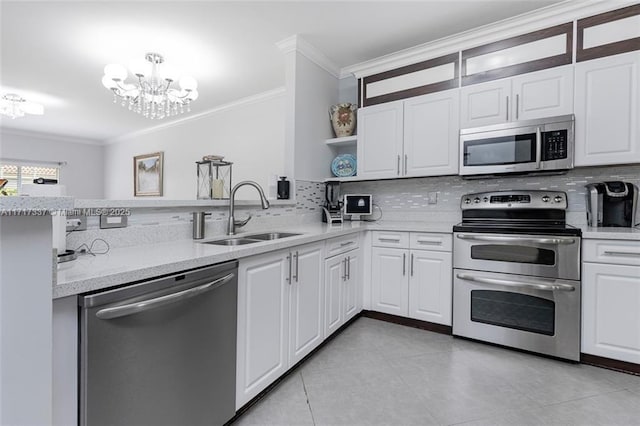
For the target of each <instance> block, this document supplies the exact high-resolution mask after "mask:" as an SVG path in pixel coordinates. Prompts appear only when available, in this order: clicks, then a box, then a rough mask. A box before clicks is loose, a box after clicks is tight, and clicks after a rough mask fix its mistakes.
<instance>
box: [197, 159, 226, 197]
mask: <svg viewBox="0 0 640 426" xmlns="http://www.w3.org/2000/svg"><path fill="white" fill-rule="evenodd" d="M232 165H233V163H231V162H229V161H223V160H212V161H196V168H197V173H198V177H197V181H198V182H197V185H198V186H197V197H198V200H228V199H229V197H230V195H231V167H232Z"/></svg>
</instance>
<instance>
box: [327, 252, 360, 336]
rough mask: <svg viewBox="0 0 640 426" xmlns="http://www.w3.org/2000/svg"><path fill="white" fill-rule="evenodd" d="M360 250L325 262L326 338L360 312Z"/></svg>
mask: <svg viewBox="0 0 640 426" xmlns="http://www.w3.org/2000/svg"><path fill="white" fill-rule="evenodd" d="M359 259H360V250H351V251H349V252H347V253H345V254H341V255H338V256H333V257H330V258H328V259H327V260H326V261H325V269H324V270H325V329H324V330H325V337H328V336H329V335H331V334H332V333H333V332H335V331H336V330H337V329H339V328H340V327H341V326H342V325H343V324H344V323H346V322H347V321H349V320H350V319H351V318H353V317H354V316H355V315H356V314H357V313H358V312H360V310H361V308H362V305H361V297H360V290H359V289H360V285H359V283H360V273H359V268H360V261H359Z"/></svg>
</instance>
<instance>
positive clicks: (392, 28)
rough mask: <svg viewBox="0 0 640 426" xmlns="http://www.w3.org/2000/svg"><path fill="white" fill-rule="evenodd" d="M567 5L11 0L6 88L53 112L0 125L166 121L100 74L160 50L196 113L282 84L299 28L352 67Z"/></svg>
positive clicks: (54, 129) (115, 127)
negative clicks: (286, 48) (190, 91)
mask: <svg viewBox="0 0 640 426" xmlns="http://www.w3.org/2000/svg"><path fill="white" fill-rule="evenodd" d="M557 2H558V0H543V1H534V0H523V1H504V0H503V1H495V0H494V1H485V0H467V1H452V0H441V1H433V0H429V1H427V0H424V1H303V0H298V1H279V2H277V1H253V2H246V1H226V2H222V1H195V2H187V1H173V2H169V1H161V2H151V1H142V0H141V1H126V2H116V1H64V2H63V1H41V2H34V1H4V0H3V1H1V2H0V19H1V21H0V38H1V40H0V42H1V50H0V93H2V94H5V93H8V92H15V93H18V94H20V95H22V96H23V97H24V98H26V99H27V100H31V101H36V102H41V103H43V104H44V106H45V114H44V115H43V116H26V117H23V118H19V119H15V120H11V119H8V118H2V120H1V121H0V125H1V126H3V127H5V128H14V129H19V130H29V131H36V132H45V133H52V134H57V135H68V136H74V137H79V138H86V139H92V140H96V141H105V140H109V139H113V138H116V137H118V136H122V135H125V134H128V133H131V132H135V131H139V130H143V129H146V128H149V127H153V126H156V125H158V124H159V122H157V121H151V120H149V119H146V118H143V117H142V116H140V115H138V114H134V113H132V112H130V111H128V110H126V109H124V108H122V107H121V106H119V105H115V104H113V103H112V96H111V94H110V92H109V91H107V90H106V89H105V88H104V87H103V86H102V84H101V82H100V80H101V78H102V75H103V68H104V66H105V65H106V64H108V63H121V64H123V65H127V64H129V62H130V61H131V60H132V59H134V58H137V57H143V56H144V54H145V53H146V52H150V51H155V52H158V53H161V54H162V55H164V57H165V60H166V61H167V62H168V63H172V64H173V65H175V66H176V67H177V68H178V69H180V70H181V71H182V72H184V73H185V74H190V75H192V76H194V77H195V78H196V79H197V80H198V83H199V87H198V90H199V92H200V98H199V99H198V100H197V101H195V102H194V104H193V107H192V114H197V113H200V112H203V111H207V110H209V109H213V108H216V107H218V106H221V105H224V104H228V103H230V102H232V101H235V100H238V99H241V98H244V97H247V96H251V95H255V94H258V93H262V92H265V91H268V90H271V89H274V88H277V87H280V86H283V85H284V61H283V54H282V53H281V52H280V51H279V50H278V48H277V47H276V43H277V42H278V41H281V40H283V39H285V38H287V37H289V36H291V35H293V34H298V35H300V36H302V38H304V39H305V40H306V41H307V42H309V43H310V44H312V45H313V46H315V47H316V48H317V49H319V50H320V51H321V52H323V53H324V54H325V55H326V56H327V57H328V58H329V59H330V60H331V61H333V62H334V63H335V64H336V65H337V66H338V67H339V68H342V67H346V66H349V65H353V64H357V63H360V62H364V61H367V60H371V59H374V58H377V57H380V56H383V55H386V54H390V53H393V52H396V51H398V50H401V49H406V48H409V47H412V46H415V45H418V44H422V43H426V42H429V41H432V40H435V39H438V38H442V37H445V36H448V35H452V34H455V33H458V32H461V31H465V30H468V29H471V28H474V27H477V26H481V25H485V24H488V23H491V22H495V21H498V20H501V19H505V18H508V17H511V16H515V15H518V14H522V13H525V12H528V11H531V10H533V9H537V8H540V7H544V6H548V5H550V4H552V3H557ZM178 117H179V118H180V117H184V116H178ZM169 120H172V119H169ZM165 121H167V119H165Z"/></svg>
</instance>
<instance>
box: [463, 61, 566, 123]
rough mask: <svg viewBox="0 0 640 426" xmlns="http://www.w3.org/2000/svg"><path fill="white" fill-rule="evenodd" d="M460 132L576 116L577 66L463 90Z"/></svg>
mask: <svg viewBox="0 0 640 426" xmlns="http://www.w3.org/2000/svg"><path fill="white" fill-rule="evenodd" d="M460 102H461V108H460V128H461V129H467V128H472V127H480V126H488V125H492V124H502V123H507V122H510V121H519V120H533V119H537V118H544V117H555V116H559V115H567V114H572V113H573V65H566V66H562V67H557V68H551V69H548V70H544V71H537V72H532V73H527V74H522V75H518V76H515V77H511V78H504V79H501V80H496V81H491V82H488V83H480V84H473V85H470V86H465V87H463V88H462V89H460Z"/></svg>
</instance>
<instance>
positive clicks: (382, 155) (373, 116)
mask: <svg viewBox="0 0 640 426" xmlns="http://www.w3.org/2000/svg"><path fill="white" fill-rule="evenodd" d="M357 145H358V165H357V170H358V171H357V174H358V176H360V177H363V178H366V177H380V178H384V177H395V176H399V175H400V167H401V164H400V162H401V155H402V101H396V102H389V103H385V104H380V105H374V106H371V107H366V108H360V109H359V110H358V142H357Z"/></svg>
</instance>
